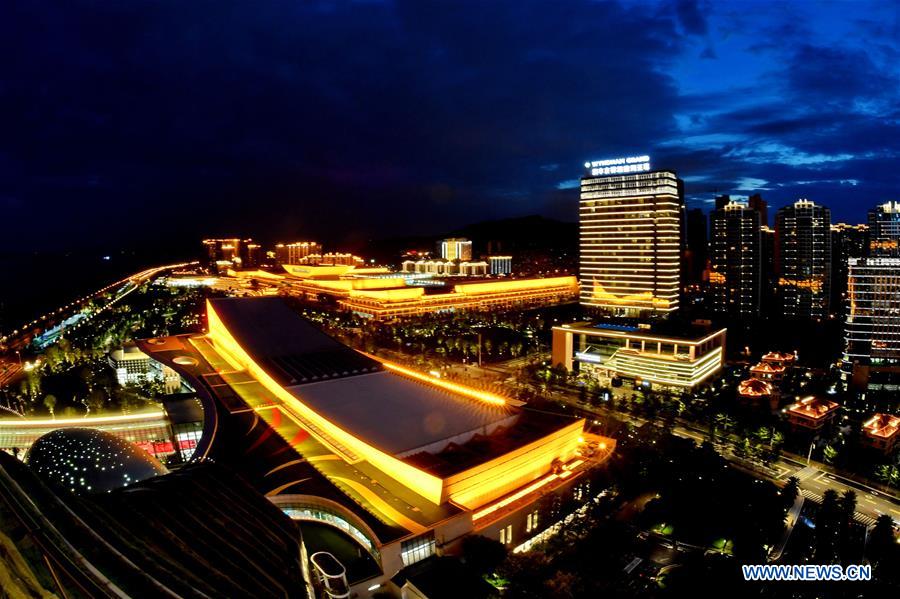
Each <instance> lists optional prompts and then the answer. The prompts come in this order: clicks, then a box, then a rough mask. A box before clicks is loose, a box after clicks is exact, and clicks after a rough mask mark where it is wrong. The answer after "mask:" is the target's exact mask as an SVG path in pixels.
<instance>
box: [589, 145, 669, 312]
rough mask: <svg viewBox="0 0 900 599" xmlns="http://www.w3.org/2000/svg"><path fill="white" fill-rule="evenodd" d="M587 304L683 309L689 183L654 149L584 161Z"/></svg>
mask: <svg viewBox="0 0 900 599" xmlns="http://www.w3.org/2000/svg"><path fill="white" fill-rule="evenodd" d="M585 167H586V168H587V169H588V171H589V172H588V174H587V175H585V176H584V177H583V178H582V179H581V205H580V216H579V220H580V223H579V224H580V242H581V243H580V250H581V258H580V267H579V274H580V279H581V304H582V305H583V306H587V307H592V308H597V309H598V310H603V311H606V312H608V313H612V314H617V315H624V316H650V315H666V314H669V313H671V312H674V311H675V310H677V309H678V296H679V292H680V288H679V267H680V265H679V259H680V254H681V223H682V210H683V206H684V185H683V183H682V181H681V179H679V178H678V177H677V176H676V175H675V173H674V172H672V171H666V170H662V171H651V170H650V158H649V157H648V156H636V157H631V158H617V159H613V160H600V161H595V162H589V163H585Z"/></svg>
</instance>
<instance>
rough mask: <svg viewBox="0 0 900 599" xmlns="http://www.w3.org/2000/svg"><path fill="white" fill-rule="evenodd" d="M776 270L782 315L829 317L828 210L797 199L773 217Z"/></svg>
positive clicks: (829, 238) (808, 317) (814, 317)
mask: <svg viewBox="0 0 900 599" xmlns="http://www.w3.org/2000/svg"><path fill="white" fill-rule="evenodd" d="M775 268H776V274H777V277H778V299H779V306H780V309H781V314H782V315H783V316H785V317H787V318H803V319H816V320H821V319H824V318H827V317H828V309H829V300H830V294H831V211H830V210H829V209H828V208H825V207H824V206H819V205H818V204H815V203H814V202H811V201H809V200H797V201H796V202H794V204H792V205H790V206H785V207H784V208H782V209H781V210H779V211H778V214H777V215H776V218H775Z"/></svg>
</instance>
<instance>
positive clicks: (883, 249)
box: [869, 202, 900, 256]
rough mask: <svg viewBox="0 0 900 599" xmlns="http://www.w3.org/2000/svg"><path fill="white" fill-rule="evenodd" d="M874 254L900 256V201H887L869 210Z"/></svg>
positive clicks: (871, 245)
mask: <svg viewBox="0 0 900 599" xmlns="http://www.w3.org/2000/svg"><path fill="white" fill-rule="evenodd" d="M869 242H870V248H871V250H872V255H875V256H900V202H885V203H884V204H880V205H878V206H875V208H873V209H871V210H869Z"/></svg>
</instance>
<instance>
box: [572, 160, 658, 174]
mask: <svg viewBox="0 0 900 599" xmlns="http://www.w3.org/2000/svg"><path fill="white" fill-rule="evenodd" d="M584 168H586V169H590V171H591V176H593V177H598V176H601V175H627V174H630V173H642V172H646V171H649V170H650V157H649V156H626V157H623V158H610V159H608V160H594V161H591V162H585V163H584Z"/></svg>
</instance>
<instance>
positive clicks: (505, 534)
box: [500, 524, 512, 545]
mask: <svg viewBox="0 0 900 599" xmlns="http://www.w3.org/2000/svg"><path fill="white" fill-rule="evenodd" d="M500 542H501V543H503V544H504V545H509V544H510V543H512V524H510V525H508V526H507V527H506V528H501V529H500Z"/></svg>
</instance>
